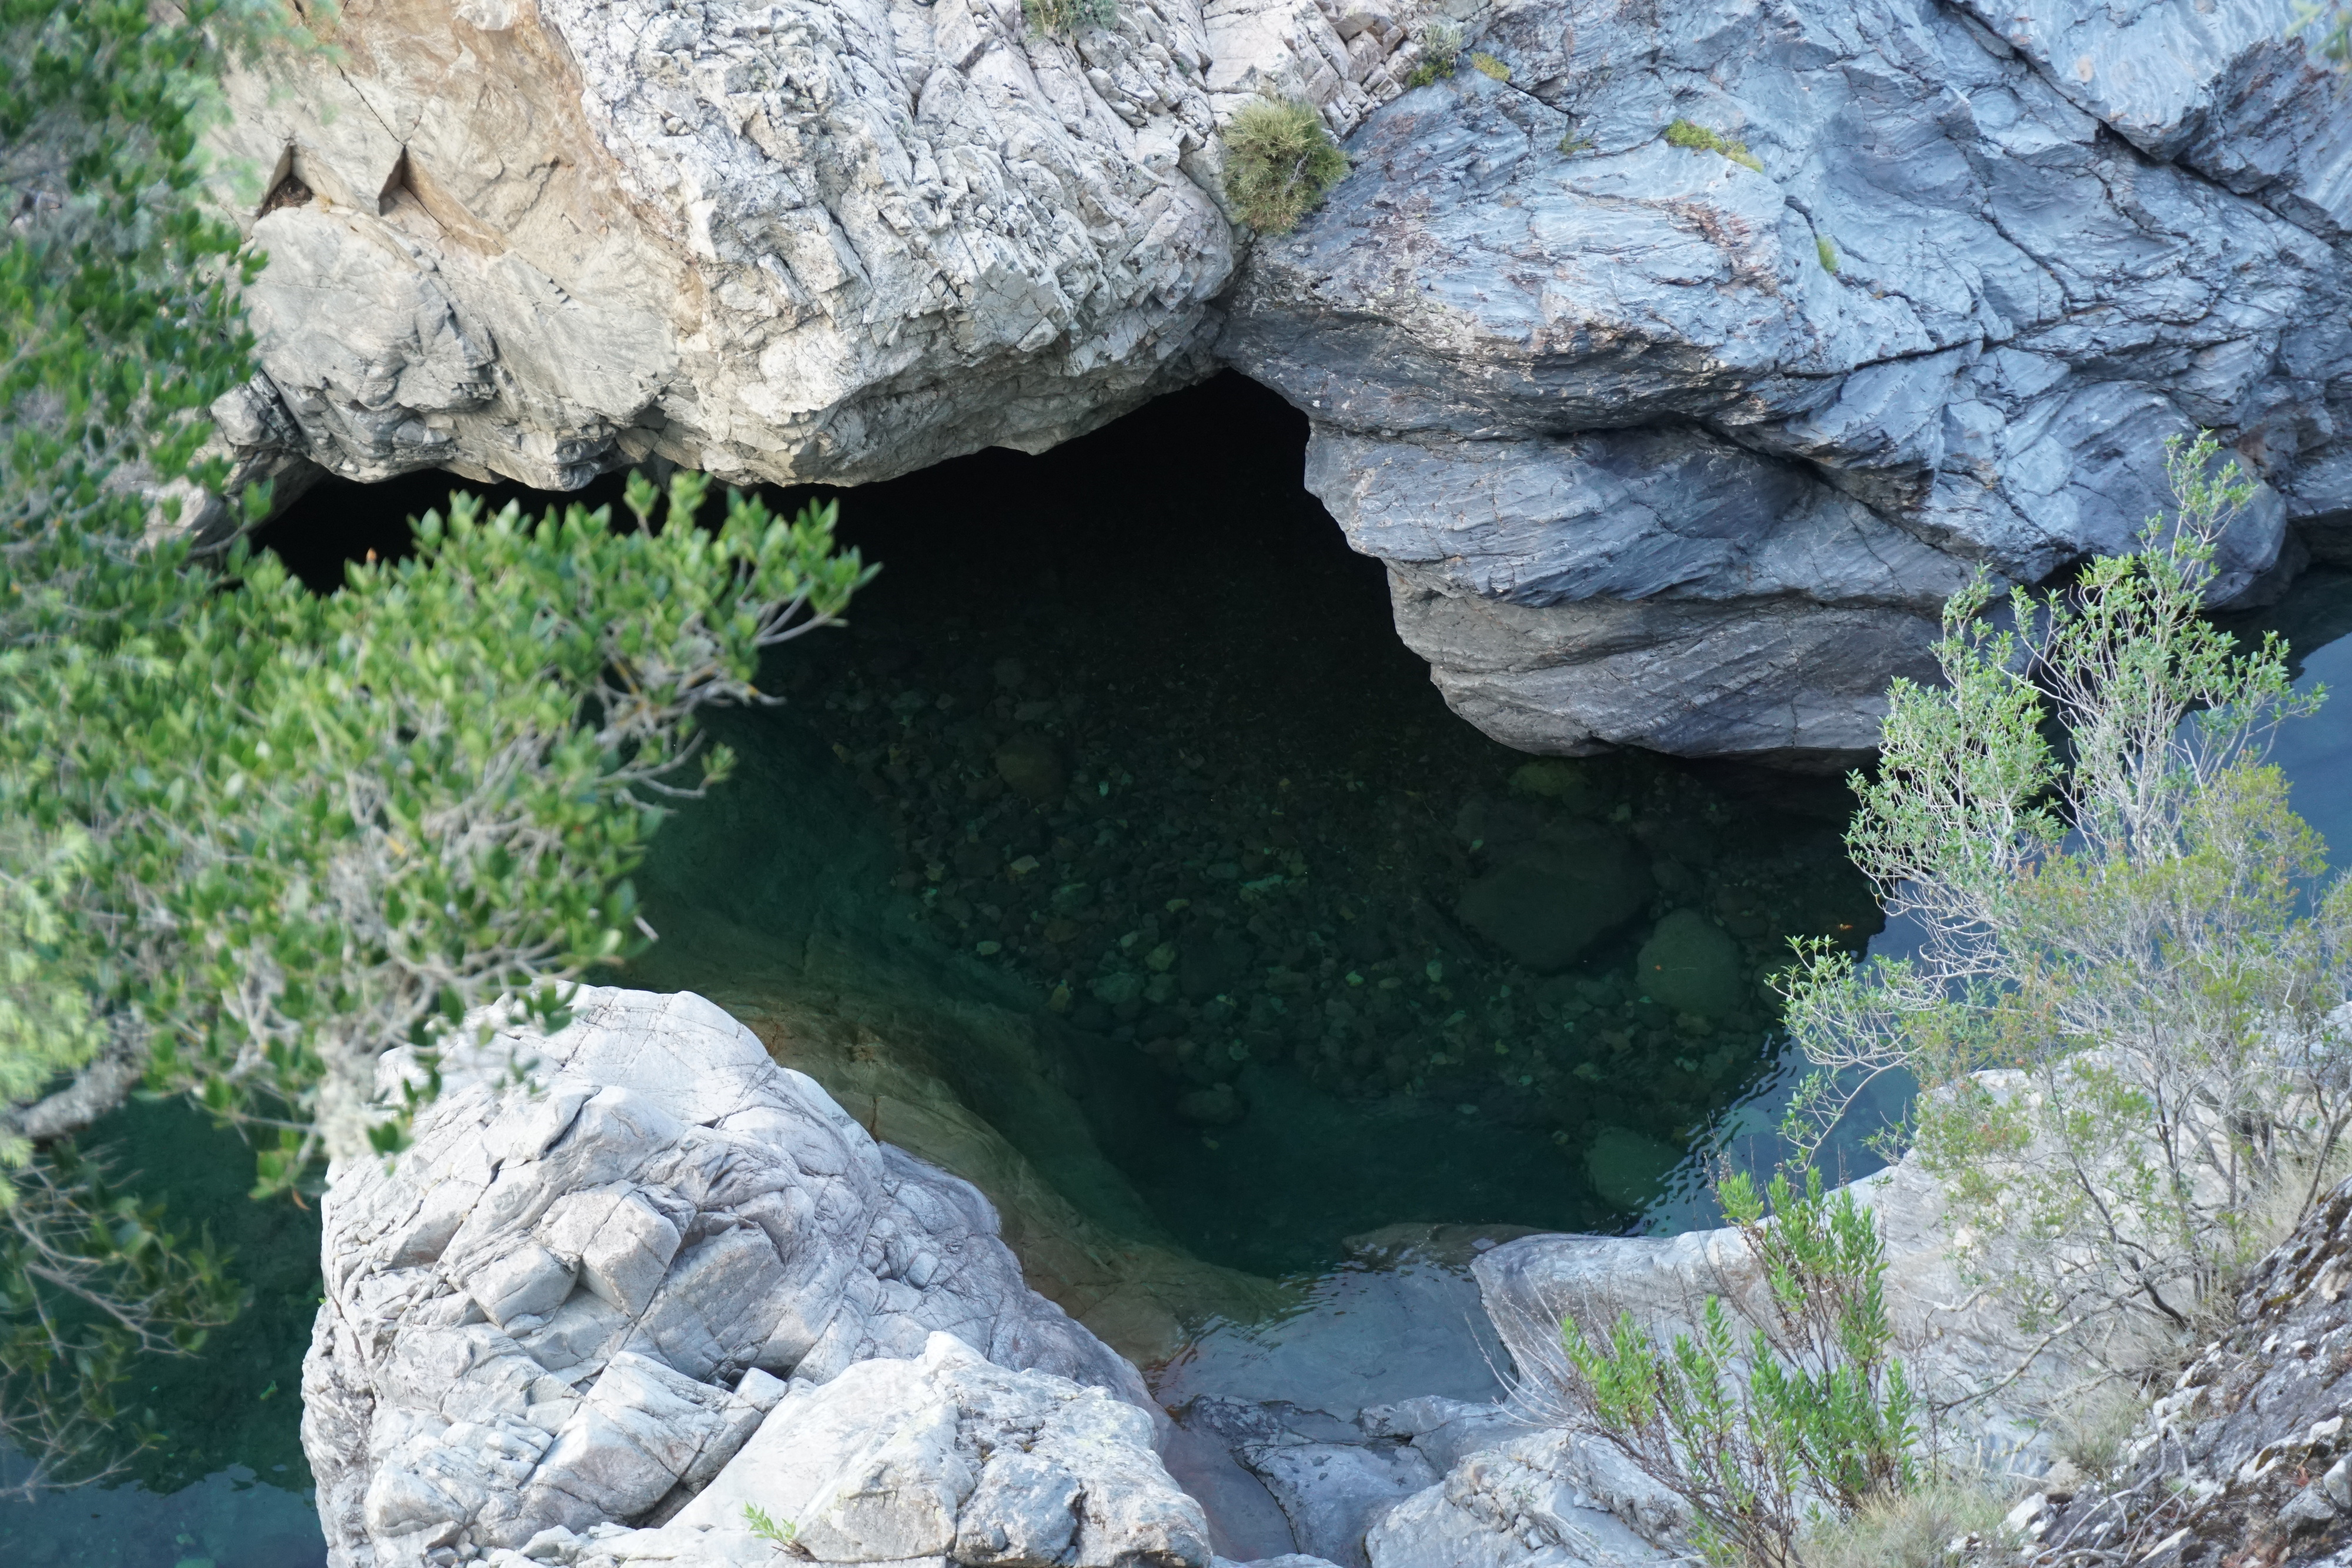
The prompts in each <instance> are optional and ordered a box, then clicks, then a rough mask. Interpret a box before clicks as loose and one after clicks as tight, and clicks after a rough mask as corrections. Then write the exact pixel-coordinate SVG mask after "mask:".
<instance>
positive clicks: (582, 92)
mask: <svg viewBox="0 0 2352 1568" xmlns="http://www.w3.org/2000/svg"><path fill="white" fill-rule="evenodd" d="M1343 34H1344V37H1343V36H1342V35H1343ZM326 43H327V45H328V46H329V47H326V48H323V49H321V50H320V51H319V52H316V53H309V54H305V53H298V52H290V51H289V52H286V53H283V54H279V55H276V56H273V57H271V58H269V59H267V60H263V61H257V62H253V63H252V64H251V65H250V66H249V67H247V68H245V69H243V70H241V71H239V72H237V73H236V74H234V75H233V76H232V77H231V78H230V81H229V96H230V99H231V105H232V109H233V111H234V115H233V119H232V120H231V121H230V123H229V125H228V127H227V128H226V131H225V132H224V134H223V140H222V146H221V149H220V151H221V152H222V154H223V156H224V165H223V166H224V170H225V171H226V176H238V177H242V178H243V180H244V181H245V187H244V188H242V189H240V188H238V186H237V184H236V179H235V178H231V177H225V178H224V180H223V182H222V183H221V186H220V189H219V194H220V196H221V199H222V200H223V202H224V203H225V204H227V205H228V206H229V207H230V209H231V210H232V211H233V212H234V213H235V214H236V216H237V217H238V218H239V219H240V220H241V221H243V222H244V223H245V224H246V225H247V226H248V228H249V230H250V232H251V235H252V236H253V239H254V242H255V244H256V245H257V246H260V247H262V248H263V249H265V250H266V251H267V252H268V256H269V265H268V268H267V270H266V271H265V272H264V273H263V274H262V276H261V278H260V280H259V281H258V282H257V284H255V285H254V287H252V288H251V289H250V290H249V291H248V293H247V305H248V307H249V308H250V311H251V314H252V318H253V324H254V327H255V329H256V331H257V334H258V336H259V339H260V355H259V357H260V363H261V374H260V375H259V376H258V377H257V379H256V381H255V382H254V383H253V384H252V386H251V387H249V388H248V389H247V392H246V393H245V394H243V395H241V396H237V397H233V398H232V399H231V400H229V401H228V402H227V404H226V406H225V407H224V408H223V410H222V411H221V412H222V414H223V416H224V417H223V427H224V430H225V433H226V434H227V436H228V437H229V438H230V440H231V442H232V443H233V444H235V445H236V448H237V449H238V451H239V453H240V455H242V456H243V457H245V458H246V459H247V461H248V463H251V464H256V465H258V464H260V463H262V462H263V461H265V460H266V459H267V458H268V457H269V456H270V455H274V454H277V453H279V452H282V451H285V450H287V449H289V448H290V449H294V450H298V451H299V453H301V454H302V455H305V456H306V457H307V458H309V459H310V461H312V462H315V463H317V464H319V465H323V466H324V467H326V468H327V469H330V470H331V471H333V472H335V473H339V474H342V475H345V476H350V477H353V478H359V479H379V478H384V477H388V476H392V475H394V474H399V473H404V472H407V471H410V470H413V469H417V468H422V467H432V466H440V467H446V468H450V469H453V470H455V471H457V472H458V473H460V474H467V475H470V476H476V477H485V476H493V475H495V476H504V477H507V478H512V479H518V480H521V481H523V482H524V483H527V484H530V485H535V486H541V487H543V488H549V489H568V488H572V487H573V486H579V485H582V484H584V483H585V482H586V481H587V480H588V479H589V478H591V477H592V476H594V475H595V474H597V473H598V472H600V471H602V470H604V469H607V468H612V467H614V466H618V465H625V464H630V463H635V462H638V461H642V460H644V459H645V458H647V457H651V456H658V457H662V458H667V459H668V460H671V461H674V462H677V463H682V464H686V465H691V466H697V467H700V468H704V469H707V470H709V472H710V473H712V474H714V475H716V476H719V477H720V478H722V479H727V480H731V481H737V482H752V481H761V480H805V479H828V480H835V481H840V482H843V483H855V482H857V481H860V480H866V479H874V478H880V477H886V476H889V475H893V474H898V473H904V472H906V471H908V470H909V469H914V468H919V467H922V466H924V465H928V464H931V463H936V462H938V461H940V459H941V458H944V457H949V456H952V455H956V454H959V453H963V452H970V451H973V450H976V449H978V448H980V447H982V446H987V445H992V444H995V445H1008V446H1017V447H1023V448H1025V449H1029V450H1038V449H1042V448H1044V447H1046V446H1050V445H1052V444H1055V443H1056V442H1059V441H1062V440H1065V439H1066V438H1068V437H1069V436H1071V435H1073V434H1077V433H1079V432H1081V431H1084V430H1087V429H1089V428H1091V427H1092V426H1094V425H1096V424H1099V423H1102V422H1104V421H1105V420H1108V419H1110V418H1112V417H1114V416H1116V415H1117V414H1118V413H1122V412H1124V411H1125V410H1127V409H1129V408H1132V407H1134V406H1135V405H1136V404H1137V403H1139V402H1141V401H1142V400H1143V399H1145V398H1147V397H1149V396H1150V395H1151V393H1152V392H1155V391H1157V390H1160V389H1161V388H1164V387H1167V386H1171V385H1176V384H1180V383H1181V382H1183V381H1185V380H1187V379H1189V378H1192V377H1196V376H1198V375H1200V374H1202V373H1203V372H1204V371H1206V370H1207V369H1208V368H1209V365H1210V361H1209V359H1208V353H1207V350H1208V345H1209V342H1210V340H1211V339H1212V338H1213V336H1214V333H1215V329H1216V325H1217V318H1216V315H1215V313H1214V311H1213V309H1212V308H1211V305H1210V301H1211V299H1212V298H1213V297H1214V296H1215V295H1217V294H1218V293H1219V292H1220V291H1221V290H1223V288H1224V287H1225V285H1226V283H1227V281H1228V279H1229V278H1230V277H1231V275H1232V272H1233V267H1234V235H1233V231H1232V229H1231V227H1230V225H1228V224H1227V223H1226V221H1225V219H1224V217H1223V214H1222V213H1221V212H1220V210H1219V207H1218V204H1217V199H1216V198H1215V197H1214V196H1213V194H1212V192H1213V190H1214V189H1215V187H1216V180H1215V177H1214V171H1215V168H1216V158H1217V154H1216V152H1215V149H1214V145H1213V136H1214V132H1215V124H1216V118H1217V106H1218V105H1219V104H1221V103H1223V104H1231V103H1235V102H1238V101H1240V100H1241V99H1244V98H1246V97H1247V96H1249V95H1250V94H1252V93H1255V92H1256V91H1258V90H1260V89H1271V90H1276V91H1286V92H1290V93H1294V94H1306V95H1308V96H1311V97H1313V98H1314V99H1316V101H1318V102H1320V103H1323V104H1325V105H1327V106H1328V113H1329V114H1330V115H1331V117H1332V119H1333V120H1334V122H1335V123H1336V124H1338V125H1339V126H1341V127H1342V128H1349V127H1352V125H1353V124H1354V123H1355V122H1356V120H1360V118H1361V117H1362V115H1363V113H1364V112H1365V111H1366V110H1369V109H1370V108H1371V107H1372V105H1373V103H1374V102H1375V101H1376V99H1375V97H1374V95H1375V94H1385V95H1387V96H1389V97H1394V96H1395V94H1396V92H1397V91H1398V88H1397V85H1396V83H1395V82H1394V81H1393V80H1392V79H1391V76H1390V74H1389V72H1388V70H1387V68H1386V62H1388V61H1389V60H1390V58H1391V57H1392V56H1393V55H1395V54H1396V53H1397V52H1398V51H1399V50H1400V49H1402V50H1404V51H1405V54H1406V57H1407V59H1408V60H1409V59H1410V58H1411V57H1412V45H1411V44H1410V43H1409V42H1408V40H1407V39H1406V37H1405V35H1404V32H1403V30H1402V28H1401V27H1399V26H1397V25H1396V24H1395V23H1393V22H1391V21H1390V20H1388V19H1387V18H1386V17H1385V16H1381V17H1378V18H1375V17H1374V16H1372V14H1371V13H1370V12H1369V11H1366V12H1363V13H1360V14H1356V15H1352V16H1342V15H1341V14H1339V12H1337V11H1329V12H1327V11H1326V10H1323V9H1318V6H1317V5H1316V4H1315V3H1314V0H1255V3H1251V0H1215V3H1213V4H1211V5H1207V6H1205V7H1204V6H1203V5H1202V4H1201V3H1200V0H1134V3H1130V4H1128V5H1124V6H1122V7H1120V14H1119V17H1118V23H1117V25H1116V26H1110V27H1091V28H1087V29H1084V30H1081V31H1080V32H1079V33H1078V34H1077V35H1076V37H1075V39H1074V40H1068V41H1065V40H1061V39H1057V38H1054V37H1046V36H1045V35H1044V34H1042V33H1039V32H1037V31H1034V30H1033V29H1032V28H1031V27H1030V26H1029V25H1028V24H1027V22H1026V21H1025V20H1024V14H1023V10H1022V6H1021V4H1020V0H939V3H937V4H928V5H919V4H916V3H915V0H841V3H836V0H794V3H793V4H782V5H753V4H738V3H735V0H694V3H692V4H688V5H664V4H656V3H653V0H425V3H424V4H406V3H404V4H393V3H391V0H350V3H348V4H346V5H343V6H342V7H341V13H340V16H339V17H338V18H337V20H336V22H335V25H334V27H333V30H332V32H331V36H330V37H328V39H327V40H326Z"/></svg>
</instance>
